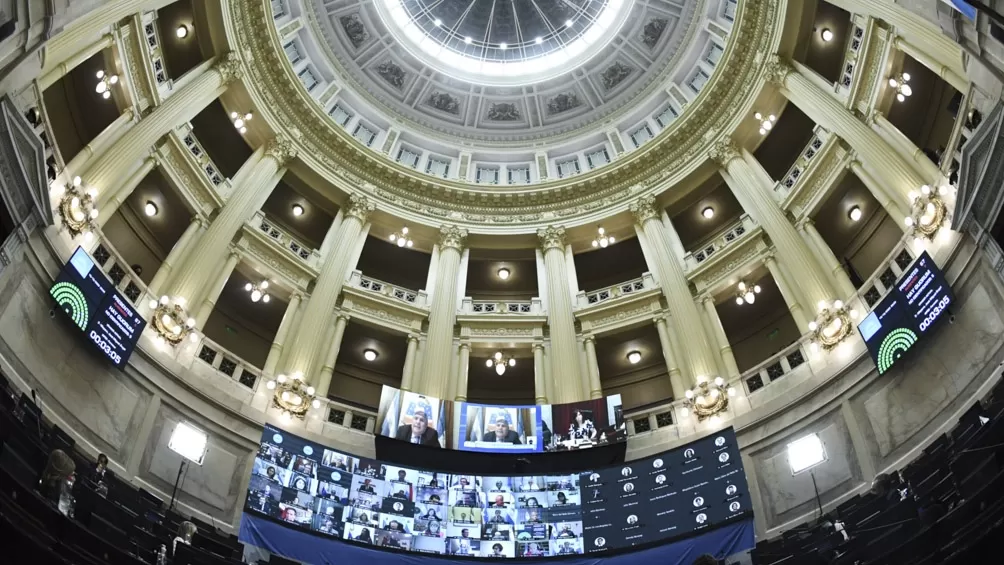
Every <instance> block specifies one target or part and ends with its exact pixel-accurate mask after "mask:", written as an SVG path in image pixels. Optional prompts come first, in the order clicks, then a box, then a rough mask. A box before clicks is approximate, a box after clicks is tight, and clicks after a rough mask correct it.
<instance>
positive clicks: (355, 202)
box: [345, 194, 376, 224]
mask: <svg viewBox="0 0 1004 565" xmlns="http://www.w3.org/2000/svg"><path fill="white" fill-rule="evenodd" d="M373 210H376V205H374V204H373V202H372V201H371V200H370V199H369V198H366V197H365V196H363V195H362V194H350V195H349V204H348V206H346V207H345V217H347V218H356V219H357V220H359V221H360V222H361V223H364V224H365V223H366V220H367V218H369V217H370V214H371V213H373Z"/></svg>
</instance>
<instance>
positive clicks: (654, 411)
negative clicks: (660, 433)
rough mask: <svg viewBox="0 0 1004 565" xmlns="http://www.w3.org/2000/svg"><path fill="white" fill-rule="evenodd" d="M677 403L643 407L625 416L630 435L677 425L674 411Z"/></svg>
mask: <svg viewBox="0 0 1004 565" xmlns="http://www.w3.org/2000/svg"><path fill="white" fill-rule="evenodd" d="M675 404H676V402H675V401H672V402H666V403H662V404H658V405H655V406H651V405H650V406H642V407H640V408H635V409H633V410H630V411H628V412H627V413H626V414H624V421H625V422H627V430H628V435H637V434H643V433H645V432H651V431H653V430H657V429H659V428H666V427H669V426H672V425H674V424H676V417H675V416H674V413H673V411H674V410H675V409H676V406H675Z"/></svg>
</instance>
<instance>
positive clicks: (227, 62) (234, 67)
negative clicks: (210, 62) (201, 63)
mask: <svg viewBox="0 0 1004 565" xmlns="http://www.w3.org/2000/svg"><path fill="white" fill-rule="evenodd" d="M213 68H215V69H216V72H218V73H220V76H222V77H223V84H230V83H231V82H234V81H235V80H240V79H242V78H244V67H243V66H242V65H241V58H240V56H238V55H237V53H235V52H233V51H228V52H226V53H225V54H223V55H221V56H220V59H219V60H218V61H216V64H215V65H214V66H213Z"/></svg>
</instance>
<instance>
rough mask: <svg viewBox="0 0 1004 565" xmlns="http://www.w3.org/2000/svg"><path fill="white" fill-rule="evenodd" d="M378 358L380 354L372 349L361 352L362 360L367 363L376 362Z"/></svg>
mask: <svg viewBox="0 0 1004 565" xmlns="http://www.w3.org/2000/svg"><path fill="white" fill-rule="evenodd" d="M379 356H380V354H379V353H377V352H376V350H374V349H364V350H363V359H365V360H367V361H371V362H372V361H376V358H377V357H379Z"/></svg>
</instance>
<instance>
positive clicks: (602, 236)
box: [593, 226, 614, 247]
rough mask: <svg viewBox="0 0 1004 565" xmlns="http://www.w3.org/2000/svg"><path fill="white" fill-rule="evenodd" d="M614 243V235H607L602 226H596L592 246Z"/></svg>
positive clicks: (604, 245)
mask: <svg viewBox="0 0 1004 565" xmlns="http://www.w3.org/2000/svg"><path fill="white" fill-rule="evenodd" d="M613 244H614V236H612V235H608V234H607V230H605V229H603V226H597V228H596V237H595V238H593V247H606V246H608V245H613Z"/></svg>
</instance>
